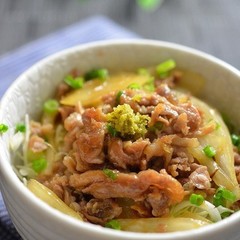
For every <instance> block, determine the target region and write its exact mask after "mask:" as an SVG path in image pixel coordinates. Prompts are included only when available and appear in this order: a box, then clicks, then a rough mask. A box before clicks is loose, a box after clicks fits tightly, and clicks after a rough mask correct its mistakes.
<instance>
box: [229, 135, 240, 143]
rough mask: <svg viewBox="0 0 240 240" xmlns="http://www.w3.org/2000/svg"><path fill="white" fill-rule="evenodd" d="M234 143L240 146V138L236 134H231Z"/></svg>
mask: <svg viewBox="0 0 240 240" xmlns="http://www.w3.org/2000/svg"><path fill="white" fill-rule="evenodd" d="M231 139H232V143H233V145H234V146H238V145H239V144H240V136H239V135H236V134H231Z"/></svg>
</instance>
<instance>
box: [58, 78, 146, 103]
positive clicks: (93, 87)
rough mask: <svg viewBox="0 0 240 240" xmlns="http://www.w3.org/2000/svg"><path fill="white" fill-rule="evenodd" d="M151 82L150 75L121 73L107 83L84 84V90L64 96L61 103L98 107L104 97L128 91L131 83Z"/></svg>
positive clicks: (91, 81) (98, 81) (91, 82)
mask: <svg viewBox="0 0 240 240" xmlns="http://www.w3.org/2000/svg"><path fill="white" fill-rule="evenodd" d="M148 80H149V76H148V75H137V74H134V73H120V74H116V75H113V76H110V77H109V78H108V79H107V80H106V81H104V82H102V81H101V80H98V79H95V80H90V81H88V82H86V83H84V86H83V88H82V89H77V90H75V91H73V92H71V93H70V94H68V95H66V96H64V97H63V98H62V99H61V101H60V103H61V104H63V105H69V106H75V105H76V104H77V103H78V102H79V101H80V102H81V104H82V105H83V106H97V105H98V104H99V103H100V102H101V98H102V96H103V95H105V94H107V93H109V92H111V91H117V90H121V89H126V88H127V87H128V86H129V85H130V84H131V83H138V84H139V85H143V84H144V83H145V82H147V81H148Z"/></svg>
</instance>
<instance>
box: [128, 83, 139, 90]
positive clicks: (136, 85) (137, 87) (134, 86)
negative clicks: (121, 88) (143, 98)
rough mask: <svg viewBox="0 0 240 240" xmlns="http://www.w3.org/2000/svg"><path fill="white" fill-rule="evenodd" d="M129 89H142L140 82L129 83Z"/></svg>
mask: <svg viewBox="0 0 240 240" xmlns="http://www.w3.org/2000/svg"><path fill="white" fill-rule="evenodd" d="M127 88H129V89H141V86H140V85H139V84H138V83H131V84H130V85H128V87H127Z"/></svg>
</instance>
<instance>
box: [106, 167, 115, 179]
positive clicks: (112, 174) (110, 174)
mask: <svg viewBox="0 0 240 240" xmlns="http://www.w3.org/2000/svg"><path fill="white" fill-rule="evenodd" d="M103 173H104V174H105V175H106V176H107V177H109V178H111V179H112V180H116V179H117V173H115V172H114V171H113V170H111V169H108V168H104V169H103Z"/></svg>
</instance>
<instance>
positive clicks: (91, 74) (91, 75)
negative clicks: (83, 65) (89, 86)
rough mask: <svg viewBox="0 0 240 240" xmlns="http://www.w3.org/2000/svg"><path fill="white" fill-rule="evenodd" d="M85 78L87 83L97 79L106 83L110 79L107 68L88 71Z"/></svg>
mask: <svg viewBox="0 0 240 240" xmlns="http://www.w3.org/2000/svg"><path fill="white" fill-rule="evenodd" d="M84 78H85V80H86V81H88V80H91V79H95V78H98V79H100V80H102V81H105V80H106V79H107V78H108V70H107V69H105V68H99V69H93V70H90V71H88V72H87V73H86V74H85V75H84Z"/></svg>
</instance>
